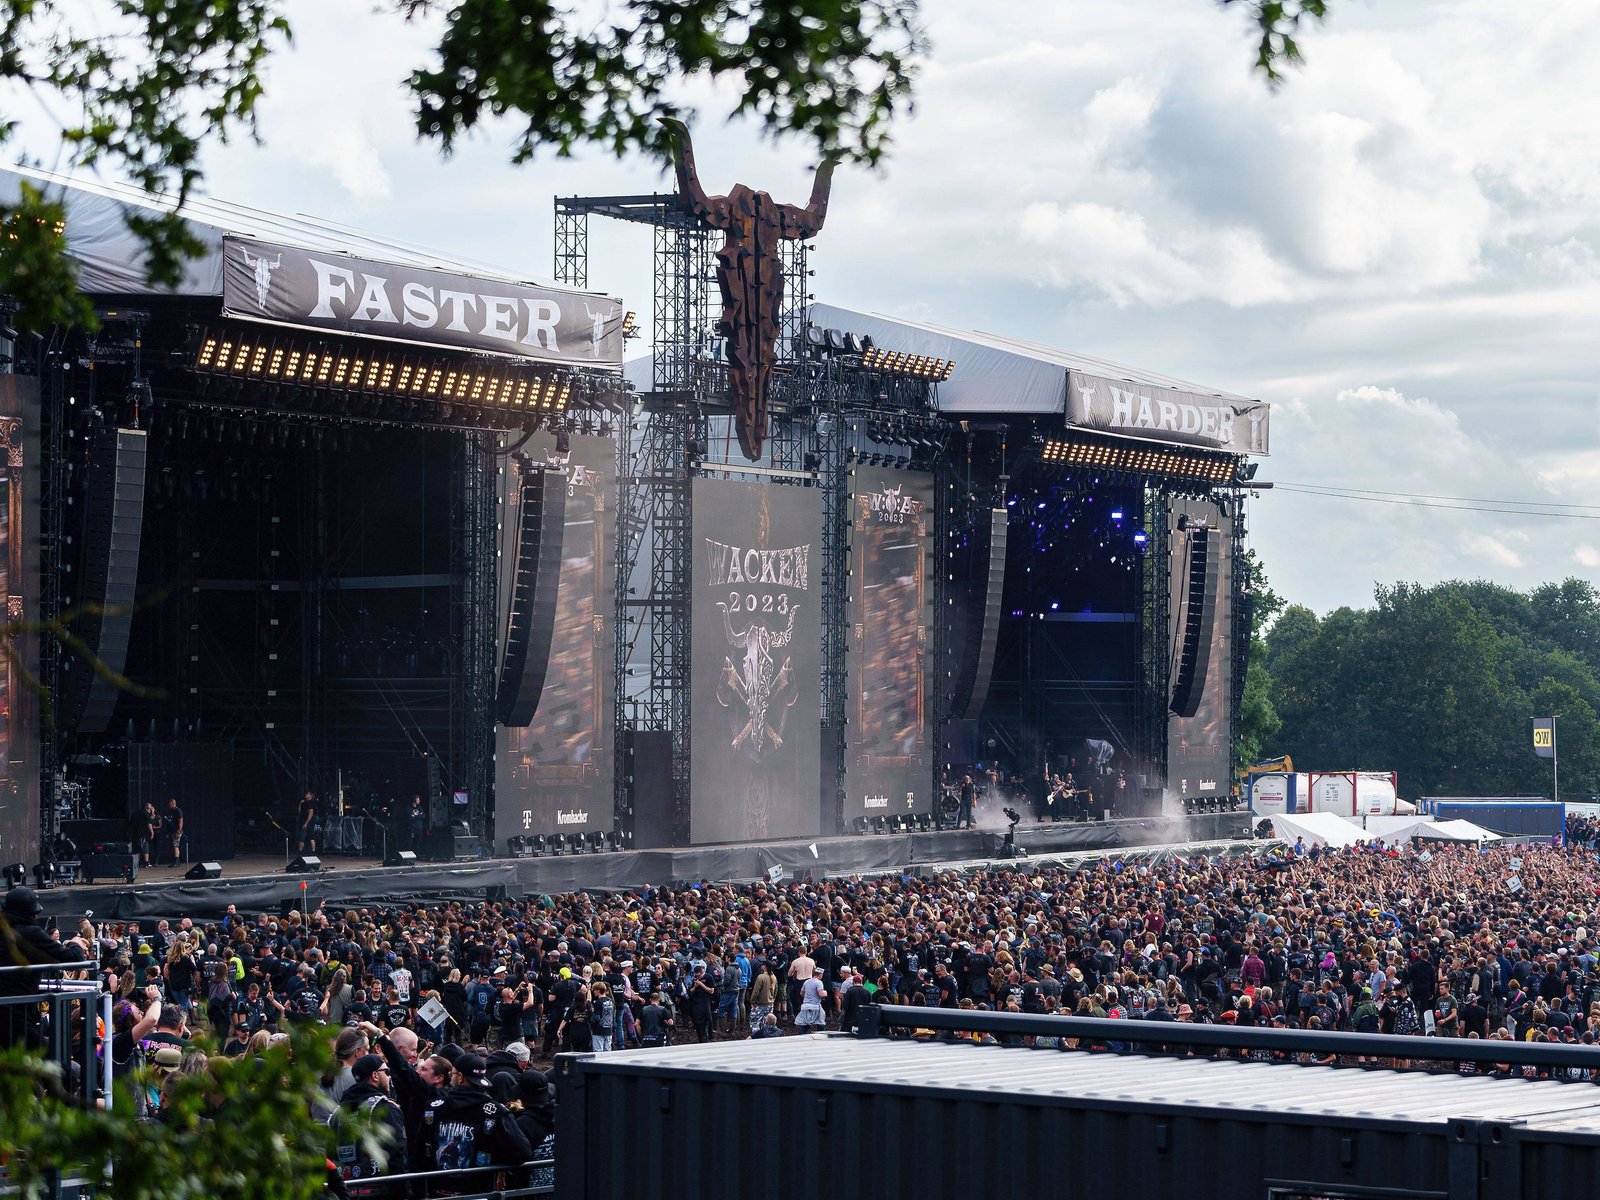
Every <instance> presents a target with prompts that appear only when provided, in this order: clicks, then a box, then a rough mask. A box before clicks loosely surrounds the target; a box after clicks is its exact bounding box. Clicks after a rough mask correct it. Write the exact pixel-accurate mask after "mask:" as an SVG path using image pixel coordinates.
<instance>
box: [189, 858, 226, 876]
mask: <svg viewBox="0 0 1600 1200" xmlns="http://www.w3.org/2000/svg"><path fill="white" fill-rule="evenodd" d="M183 877H184V878H185V879H221V878H222V864H221V863H219V862H199V863H195V865H194V866H192V867H190V868H189V869H188V870H187V871H185V872H184V875H183Z"/></svg>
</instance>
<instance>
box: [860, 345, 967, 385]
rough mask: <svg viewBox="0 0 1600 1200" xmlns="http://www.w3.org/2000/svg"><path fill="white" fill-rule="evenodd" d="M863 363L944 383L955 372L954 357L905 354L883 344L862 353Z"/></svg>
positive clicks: (870, 367) (874, 369)
mask: <svg viewBox="0 0 1600 1200" xmlns="http://www.w3.org/2000/svg"><path fill="white" fill-rule="evenodd" d="M861 365H862V366H863V367H866V368H867V369H868V370H869V371H885V372H888V373H889V374H891V375H911V376H914V377H915V378H917V379H926V380H929V381H931V382H933V383H943V382H944V381H945V380H947V379H949V378H950V376H951V375H953V374H954V373H955V369H956V364H955V360H954V359H952V358H930V357H929V356H927V355H925V354H904V353H902V352H900V351H899V350H885V349H884V348H883V347H882V346H869V347H867V349H866V350H865V351H864V352H863V353H862V355H861Z"/></svg>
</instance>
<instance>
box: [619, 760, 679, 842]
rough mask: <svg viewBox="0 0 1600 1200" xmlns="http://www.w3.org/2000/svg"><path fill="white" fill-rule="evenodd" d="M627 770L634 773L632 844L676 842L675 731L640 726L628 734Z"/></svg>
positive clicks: (631, 788) (631, 787) (632, 786)
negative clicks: (674, 805)
mask: <svg viewBox="0 0 1600 1200" xmlns="http://www.w3.org/2000/svg"><path fill="white" fill-rule="evenodd" d="M626 745H627V746H628V748H629V751H630V753H629V756H628V758H627V760H626V761H627V767H626V769H627V771H628V774H629V775H630V776H631V777H632V781H633V782H632V783H631V785H630V786H629V788H628V794H629V795H630V796H632V797H633V845H634V848H635V849H637V850H658V849H662V848H664V847H669V846H671V845H672V844H673V840H672V824H673V811H672V810H673V803H674V797H673V789H672V734H671V733H670V732H667V731H665V730H637V731H633V732H630V733H629V734H628V735H627V739H626Z"/></svg>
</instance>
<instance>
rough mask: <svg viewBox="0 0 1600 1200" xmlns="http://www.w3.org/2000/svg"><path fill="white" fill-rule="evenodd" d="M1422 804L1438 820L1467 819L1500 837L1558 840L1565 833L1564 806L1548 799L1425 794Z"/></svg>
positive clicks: (1563, 836)
mask: <svg viewBox="0 0 1600 1200" xmlns="http://www.w3.org/2000/svg"><path fill="white" fill-rule="evenodd" d="M1423 803H1424V805H1425V806H1426V808H1425V810H1424V811H1426V812H1428V813H1429V814H1430V815H1431V816H1433V817H1436V818H1437V819H1438V820H1441V821H1455V820H1463V821H1471V822H1472V823H1473V824H1474V825H1479V826H1482V827H1483V828H1484V829H1487V830H1489V831H1490V832H1491V833H1498V834H1499V835H1500V836H1501V837H1506V838H1516V839H1518V840H1522V841H1551V842H1559V841H1562V840H1564V838H1565V836H1566V829H1567V814H1566V806H1565V805H1563V804H1553V803H1551V802H1550V801H1548V800H1543V799H1535V800H1524V799H1520V798H1498V797H1471V798H1453V797H1449V796H1429V797H1426V798H1424V800H1423Z"/></svg>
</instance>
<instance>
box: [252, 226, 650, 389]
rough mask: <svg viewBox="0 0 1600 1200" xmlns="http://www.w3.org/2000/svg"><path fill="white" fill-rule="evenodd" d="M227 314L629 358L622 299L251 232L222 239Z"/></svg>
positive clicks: (561, 354)
mask: <svg viewBox="0 0 1600 1200" xmlns="http://www.w3.org/2000/svg"><path fill="white" fill-rule="evenodd" d="M222 247H223V254H222V262H223V268H222V315H223V316H226V317H243V318H244V319H246V320H251V321H272V322H276V323H278V324H281V325H297V326H301V327H303V328H306V329H324V330H329V331H332V332H337V333H353V334H359V335H361V336H364V337H378V338H388V339H390V340H393V341H404V342H425V343H427V344H429V345H438V346H445V347H449V348H452V349H456V350H488V351H492V352H494V353H497V354H513V355H516V356H517V357H519V358H531V359H537V360H538V361H540V362H553V363H565V364H566V365H568V366H575V367H620V366H621V365H622V320H623V317H624V315H625V314H624V312H623V308H622V301H620V300H616V299H613V298H612V297H610V296H601V295H596V294H593V293H588V292H574V291H566V290H563V289H560V288H550V287H535V286H532V285H530V284H523V283H508V282H504V281H502V280H498V279H484V278H480V277H477V276H472V275H454V274H451V273H449V272H447V271H434V270H429V269H427V268H424V267H406V266H401V265H399V264H398V263H382V262H373V261H371V260H369V259H362V258H352V257H350V256H349V255H347V254H335V253H327V254H324V253H319V252H317V251H310V250H300V249H297V248H296V247H294V246H279V245H275V244H273V243H270V242H256V241H250V240H247V239H245V238H236V237H227V238H223V239H222Z"/></svg>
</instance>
